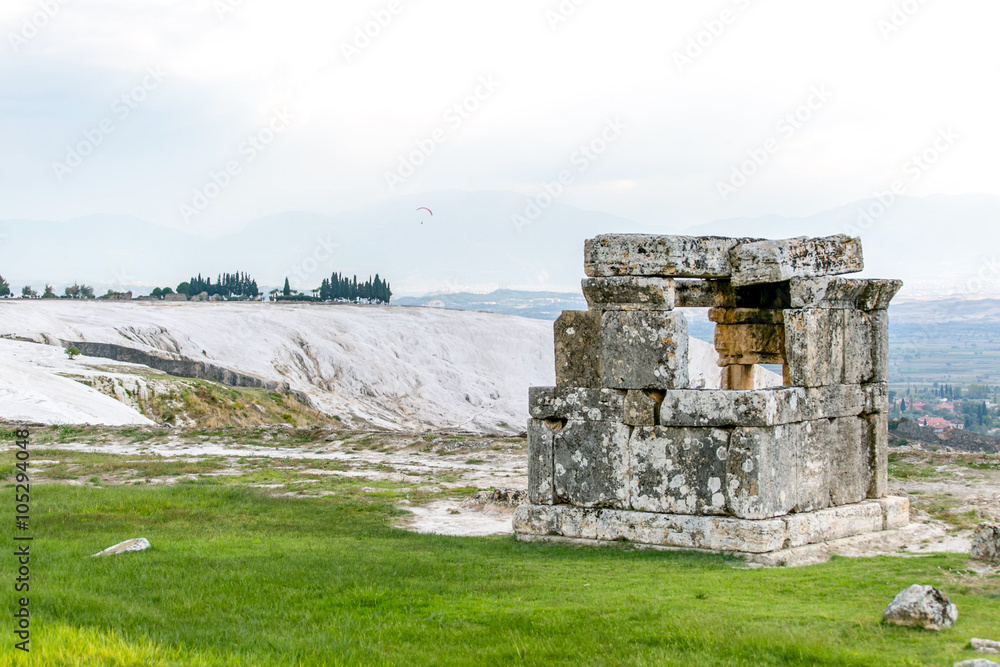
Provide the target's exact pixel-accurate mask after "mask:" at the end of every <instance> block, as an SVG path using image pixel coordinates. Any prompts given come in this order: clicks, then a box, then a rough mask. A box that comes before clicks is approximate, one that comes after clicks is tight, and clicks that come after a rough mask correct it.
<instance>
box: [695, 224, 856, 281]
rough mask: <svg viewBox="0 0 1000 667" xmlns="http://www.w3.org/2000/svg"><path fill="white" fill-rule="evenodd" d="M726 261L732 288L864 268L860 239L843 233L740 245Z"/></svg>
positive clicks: (850, 271) (852, 271)
mask: <svg viewBox="0 0 1000 667" xmlns="http://www.w3.org/2000/svg"><path fill="white" fill-rule="evenodd" d="M729 259H730V263H731V264H732V278H731V280H732V283H733V285H735V286H740V285H754V284H758V283H779V282H782V281H785V280H790V279H791V278H808V277H813V276H829V275H836V274H841V273H855V272H857V271H861V270H862V269H864V268H865V264H864V260H863V259H862V255H861V241H860V239H856V238H852V237H850V236H846V235H844V234H838V235H836V236H827V237H825V238H818V239H810V238H807V237H805V236H803V237H800V238H795V239H787V240H784V241H755V242H750V243H740V244H739V245H736V246H735V247H734V248H733V249H732V250H731V251H730V253H729ZM705 277H710V276H705Z"/></svg>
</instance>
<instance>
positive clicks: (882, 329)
mask: <svg viewBox="0 0 1000 667" xmlns="http://www.w3.org/2000/svg"><path fill="white" fill-rule="evenodd" d="M862 268H863V261H862V253H861V244H860V242H859V240H858V239H854V238H851V237H848V236H832V237H828V238H819V239H807V238H798V239H790V240H783V241H770V240H758V239H734V238H718V237H688V236H653V235H645V234H612V235H605V236H599V237H597V238H595V239H591V240H589V241H588V242H587V243H586V249H585V270H586V273H587V275H588V276H589V277H588V278H586V279H585V280H584V281H583V293H584V296H585V297H586V299H587V303H588V304H589V309H588V310H586V311H566V312H564V313H563V314H562V316H561V317H560V318H559V319H558V320H557V321H556V323H555V355H556V386H555V387H533V388H531V390H530V392H529V410H530V413H531V420H530V422H529V426H528V450H529V490H528V493H529V501H530V504H527V505H522V506H520V507H519V508H518V510H517V512H516V513H515V516H514V529H515V531H516V532H517V533H518V535H519V537H520V538H521V539H526V540H538V539H545V540H570V541H582V542H595V543H596V542H597V541H615V540H627V541H631V542H636V543H641V544H647V545H652V546H657V547H667V548H688V549H705V550H711V551H726V552H738V553H746V554H763V553H769V552H774V551H779V550H782V549H788V548H794V547H800V546H804V545H808V544H814V543H817V542H823V541H828V540H832V539H837V538H842V537H848V536H851V535H857V534H860V533H869V532H875V531H881V530H887V529H892V528H896V527H899V526H903V525H906V524H907V523H908V521H909V505H908V503H907V501H906V500H905V499H903V498H892V497H887V493H886V474H887V441H888V420H887V411H888V397H887V384H886V383H887V379H888V378H887V375H888V318H887V313H886V309H887V308H888V306H889V301H890V300H891V299H892V297H893V296H895V294H896V292H897V291H898V290H899V288H900V287H901V285H902V283H900V282H899V281H897V280H862V279H846V278H840V277H836V276H838V275H839V274H845V273H852V272H857V271H860V270H861V269H862ZM675 307H676V308H681V307H699V308H708V309H709V311H708V314H709V318H710V319H711V321H713V322H715V323H716V328H715V347H716V350H717V351H718V353H719V360H718V364H719V367H720V368H719V373H720V381H719V386H720V387H721V389H706V388H703V387H694V386H690V384H689V372H688V370H689V369H688V361H689V357H688V327H687V321H686V319H685V317H684V315H683V314H682V313H680V312H677V311H675V310H674V309H675ZM760 364H775V365H780V366H781V367H782V369H783V386H777V387H769V388H759V387H758V386H757V385H758V384H759V380H758V379H756V378H758V377H759V375H760V373H759V371H758V365H760Z"/></svg>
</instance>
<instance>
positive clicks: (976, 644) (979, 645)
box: [969, 637, 1000, 655]
mask: <svg viewBox="0 0 1000 667" xmlns="http://www.w3.org/2000/svg"><path fill="white" fill-rule="evenodd" d="M969 644H970V645H971V646H972V648H974V649H976V650H977V651H979V652H980V653H990V654H993V655H1000V642H995V641H993V640H992V639H976V638H975V637H973V638H972V640H971V641H969Z"/></svg>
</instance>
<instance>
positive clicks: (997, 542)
mask: <svg viewBox="0 0 1000 667" xmlns="http://www.w3.org/2000/svg"><path fill="white" fill-rule="evenodd" d="M970 555H971V556H972V557H973V558H975V559H976V560H985V561H992V562H998V561H1000V524H996V523H981V524H979V525H978V526H977V527H976V532H975V534H974V535H973V536H972V551H971V554H970Z"/></svg>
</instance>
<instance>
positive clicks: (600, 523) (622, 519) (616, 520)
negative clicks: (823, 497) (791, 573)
mask: <svg viewBox="0 0 1000 667" xmlns="http://www.w3.org/2000/svg"><path fill="white" fill-rule="evenodd" d="M909 520H910V501H909V500H908V499H906V498H898V497H891V496H890V497H887V498H879V499H877V500H865V501H862V502H859V503H853V504H851V505H842V506H840V507H832V508H829V509H823V510H817V511H815V512H802V513H798V514H789V515H788V516H784V517H780V518H776V519H759V520H754V519H735V518H732V517H722V516H696V515H684V514H659V513H653V512H634V511H628V510H611V509H589V508H581V507H573V506H570V505H521V506H520V507H518V508H517V511H515V512H514V521H513V523H514V532H515V533H517V535H518V539H520V540H522V541H555V542H567V541H568V542H573V543H579V544H593V545H597V544H601V543H609V542H622V541H625V542H631V543H634V544H636V545H640V546H649V547H654V548H665V549H684V550H696V551H708V552H713V553H728V554H736V555H753V554H770V553H773V552H779V551H782V550H788V549H795V548H801V547H804V546H807V545H810V544H818V543H821V542H828V541H831V540H838V539H842V538H846V537H852V536H855V535H861V534H865V533H876V532H879V531H884V530H894V529H897V528H901V527H903V526H905V525H906V524H908V523H909Z"/></svg>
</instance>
